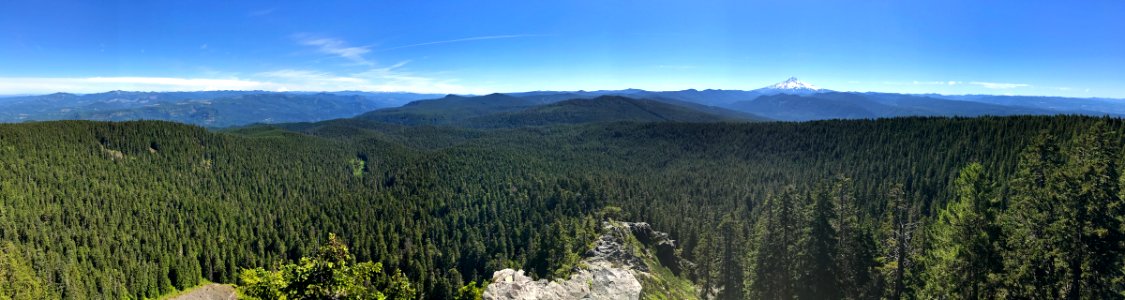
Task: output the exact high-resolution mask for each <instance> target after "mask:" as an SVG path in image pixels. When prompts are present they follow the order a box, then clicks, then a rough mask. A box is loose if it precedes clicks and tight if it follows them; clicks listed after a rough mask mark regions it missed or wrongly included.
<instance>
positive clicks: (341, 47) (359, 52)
mask: <svg viewBox="0 0 1125 300" xmlns="http://www.w3.org/2000/svg"><path fill="white" fill-rule="evenodd" d="M294 37H295V38H296V39H297V42H298V43H300V44H301V45H305V46H313V47H316V48H317V50H318V51H320V52H321V53H325V54H331V55H335V56H339V57H341V58H344V59H347V60H350V61H352V62H355V63H357V64H361V65H368V66H371V65H374V63H372V62H371V61H368V60H367V58H364V55H365V54H367V53H368V52H371V47H370V46H361V47H357V46H348V43H347V42H345V41H344V40H341V39H335V38H315V37H309V36H306V35H295V36H294Z"/></svg>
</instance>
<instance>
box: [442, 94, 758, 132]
mask: <svg viewBox="0 0 1125 300" xmlns="http://www.w3.org/2000/svg"><path fill="white" fill-rule="evenodd" d="M754 120H761V119H760V118H757V117H754V116H753V115H750V114H747V113H740V112H736V111H730V110H725V109H721V108H716V107H703V106H701V105H692V104H686V105H675V104H670V103H667V102H659V101H653V100H647V99H633V98H626V97H621V96H600V97H597V98H593V99H571V100H566V101H561V102H556V103H551V104H547V105H543V106H538V107H534V108H530V109H526V110H521V111H515V112H503V113H496V114H491V115H485V116H480V117H475V118H469V119H466V120H464V121H463V122H461V124H463V125H464V126H468V127H522V126H542V125H553V124H583V123H604V122H695V123H711V122H721V121H754Z"/></svg>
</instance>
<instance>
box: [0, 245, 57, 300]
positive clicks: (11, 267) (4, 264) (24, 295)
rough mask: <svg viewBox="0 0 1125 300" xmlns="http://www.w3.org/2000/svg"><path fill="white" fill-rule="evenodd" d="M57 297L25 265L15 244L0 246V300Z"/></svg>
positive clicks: (26, 264) (22, 256)
mask: <svg viewBox="0 0 1125 300" xmlns="http://www.w3.org/2000/svg"><path fill="white" fill-rule="evenodd" d="M54 297H57V296H56V295H53V294H52V293H51V290H50V289H49V287H48V286H47V284H45V283H44V282H43V280H42V279H40V278H39V277H37V276H35V271H34V270H33V269H32V267H31V265H30V264H28V263H27V261H26V260H25V258H24V255H23V254H22V253H21V251H20V249H19V248H17V247H16V245H15V244H12V243H11V242H5V243H3V244H2V245H0V299H11V300H22V299H28V300H31V299H48V298H54Z"/></svg>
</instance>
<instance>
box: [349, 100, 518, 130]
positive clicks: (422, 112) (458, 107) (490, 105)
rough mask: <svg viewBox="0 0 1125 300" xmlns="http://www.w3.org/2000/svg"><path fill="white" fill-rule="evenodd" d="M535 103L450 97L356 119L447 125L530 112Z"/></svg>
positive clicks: (419, 102)
mask: <svg viewBox="0 0 1125 300" xmlns="http://www.w3.org/2000/svg"><path fill="white" fill-rule="evenodd" d="M535 105H537V103H536V102H534V101H530V100H526V99H523V98H517V97H512V96H508V95H504V94H490V95H486V96H476V97H472V96H470V97H466V96H457V95H448V96H445V97H444V98H440V99H431V100H420V101H414V102H411V103H407V104H406V105H403V106H402V107H396V108H386V109H380V110H376V111H372V112H367V113H364V114H361V115H359V116H356V117H355V118H356V119H361V120H369V121H378V122H384V123H392V124H403V125H448V124H453V123H456V122H460V121H463V120H465V119H469V118H473V117H480V116H486V115H490V114H495V113H502V112H511V111H517V110H521V109H526V108H530V107H533V106H535Z"/></svg>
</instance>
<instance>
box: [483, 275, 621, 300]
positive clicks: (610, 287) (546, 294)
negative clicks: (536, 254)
mask: <svg viewBox="0 0 1125 300" xmlns="http://www.w3.org/2000/svg"><path fill="white" fill-rule="evenodd" d="M483 296H484V299H513V300H515V299H521V300H522V299H526V300H531V299H545V300H547V299H558V300H561V299H638V298H640V296H641V282H640V281H638V280H637V278H636V277H634V276H633V274H632V273H630V272H629V271H627V270H624V269H620V268H595V267H591V268H590V269H583V270H579V271H577V272H575V273H574V274H571V275H570V279H569V280H556V281H547V280H546V279H540V280H538V281H532V280H531V277H527V276H526V275H524V273H523V270H520V271H514V270H512V269H504V270H500V271H496V272H495V273H493V275H492V283H491V284H489V285H488V288H487V289H486V290H485V291H484V295H483Z"/></svg>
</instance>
